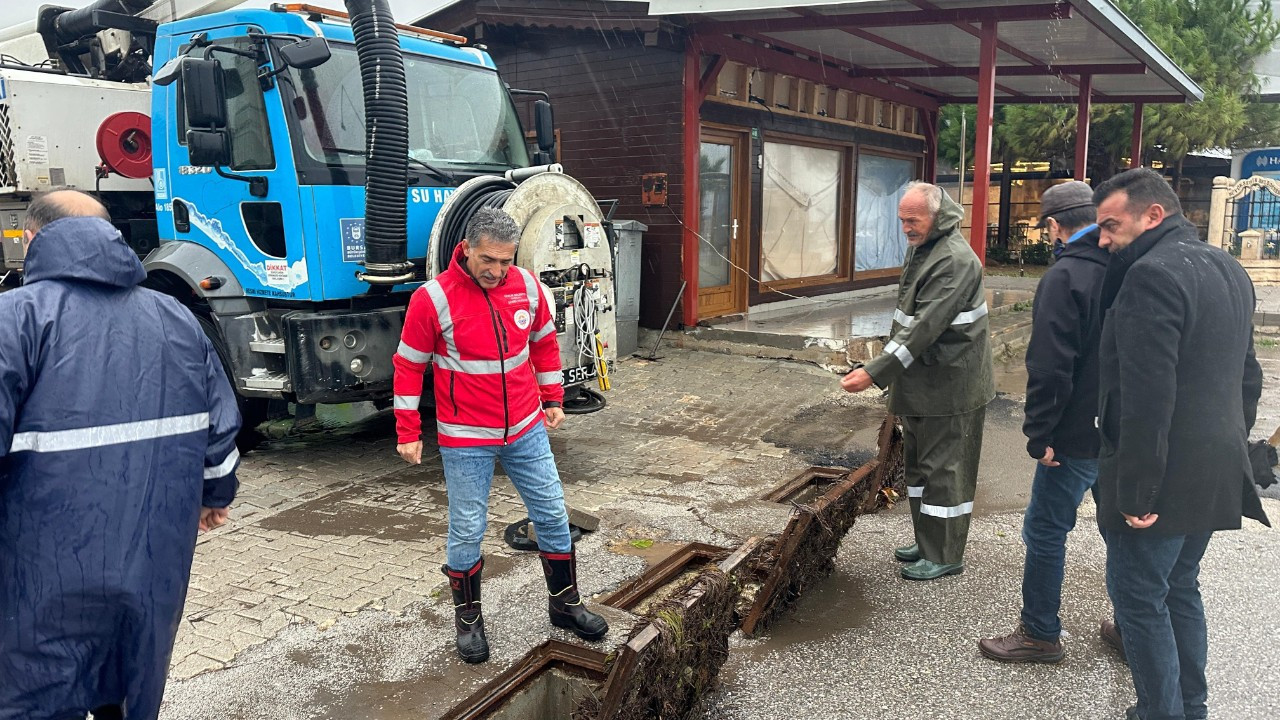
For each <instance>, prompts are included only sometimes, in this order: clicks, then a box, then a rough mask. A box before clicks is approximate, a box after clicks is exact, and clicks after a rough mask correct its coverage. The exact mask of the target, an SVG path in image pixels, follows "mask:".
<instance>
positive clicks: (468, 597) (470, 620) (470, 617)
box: [440, 558, 489, 663]
mask: <svg viewBox="0 0 1280 720" xmlns="http://www.w3.org/2000/svg"><path fill="white" fill-rule="evenodd" d="M440 569H441V570H443V571H444V574H445V575H447V576H448V577H449V591H450V592H452V593H453V626H454V628H455V629H456V630H457V631H458V657H460V658H462V660H463V661H464V662H469V663H482V662H484V661H485V660H488V659H489V639H488V638H486V637H485V636H484V616H483V615H481V614H480V575H481V571H482V570H484V558H480V559H479V560H478V561H476V564H475V565H472V566H471V569H470V570H454V569H452V568H450V567H449V566H448V565H441V566H440Z"/></svg>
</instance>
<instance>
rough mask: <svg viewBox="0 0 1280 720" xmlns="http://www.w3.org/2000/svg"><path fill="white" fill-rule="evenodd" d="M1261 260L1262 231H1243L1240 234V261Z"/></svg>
mask: <svg viewBox="0 0 1280 720" xmlns="http://www.w3.org/2000/svg"><path fill="white" fill-rule="evenodd" d="M1261 259H1262V231H1261V230H1245V231H1244V232H1242V233H1240V260H1241V261H1244V260H1261Z"/></svg>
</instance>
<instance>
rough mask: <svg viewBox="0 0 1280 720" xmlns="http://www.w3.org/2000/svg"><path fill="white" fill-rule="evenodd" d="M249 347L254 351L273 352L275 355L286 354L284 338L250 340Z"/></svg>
mask: <svg viewBox="0 0 1280 720" xmlns="http://www.w3.org/2000/svg"><path fill="white" fill-rule="evenodd" d="M249 349H250V350H252V351H254V352H260V353H271V354H273V355H284V354H285V347H284V339H283V338H279V339H275V340H250V341H249Z"/></svg>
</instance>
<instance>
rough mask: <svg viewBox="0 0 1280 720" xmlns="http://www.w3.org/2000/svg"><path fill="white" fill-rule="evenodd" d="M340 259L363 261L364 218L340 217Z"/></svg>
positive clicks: (344, 260)
mask: <svg viewBox="0 0 1280 720" xmlns="http://www.w3.org/2000/svg"><path fill="white" fill-rule="evenodd" d="M338 224H339V225H340V226H341V227H342V261H343V262H364V218H341V219H339V220H338Z"/></svg>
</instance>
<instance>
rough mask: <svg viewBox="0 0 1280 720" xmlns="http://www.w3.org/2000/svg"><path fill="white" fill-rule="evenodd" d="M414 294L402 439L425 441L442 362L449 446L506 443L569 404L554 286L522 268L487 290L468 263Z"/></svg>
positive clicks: (403, 370) (397, 360)
mask: <svg viewBox="0 0 1280 720" xmlns="http://www.w3.org/2000/svg"><path fill="white" fill-rule="evenodd" d="M463 262H464V259H463V254H462V247H461V246H459V247H458V248H457V249H456V250H455V251H454V255H453V262H452V263H451V264H450V265H449V269H448V270H445V271H444V272H443V273H441V274H440V275H439V276H438V277H436V278H435V279H433V280H431V281H430V282H428V283H426V284H425V285H423V286H422V287H421V288H418V290H416V291H414V293H413V297H412V298H411V299H410V301H409V309H408V312H407V313H406V314H405V321H404V331H403V333H402V334H401V337H400V347H399V349H398V350H397V351H396V354H395V357H394V358H392V362H393V363H394V364H395V368H396V372H395V384H394V387H395V406H394V407H395V415H396V436H397V438H398V442H401V443H407V442H414V441H416V440H419V439H421V432H422V427H421V420H420V419H419V416H418V405H419V403H420V401H421V395H422V376H423V373H425V372H426V369H427V366H428V365H430V366H431V367H432V373H431V375H432V378H433V382H434V385H435V388H434V392H435V404H436V430H437V432H438V436H439V441H440V444H441V445H444V446H447V447H462V446H470V445H503V444H507V443H510V442H513V441H515V440H516V439H518V438H519V437H520V436H521V435H523V434H524V433H525V432H527V431H528V430H529V429H530V428H532V427H534V426H535V424H536V423H539V422H542V407H543V403H544V402H557V403H558V402H561V401H563V399H564V388H563V387H562V386H561V373H560V348H559V344H558V343H557V341H556V326H555V321H554V319H553V316H552V313H553V312H554V310H555V305H554V304H553V301H552V299H551V293H550V292H549V291H548V290H547V289H546V287H544V286H543V285H542V283H541V282H539V281H538V279H537V277H536V276H534V274H533V273H532V272H530V271H528V270H525V269H524V268H519V267H512V268H511V269H510V271H509V272H508V273H507V276H506V278H504V279H503V281H502V283H501V284H499V285H498V287H496V288H494V289H493V290H485V289H484V288H482V287H481V286H480V284H479V283H477V282H476V281H475V280H474V279H473V278H472V277H471V276H470V275H469V274H468V273H467V270H466V268H465V267H464V266H463V264H462V263H463Z"/></svg>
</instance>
